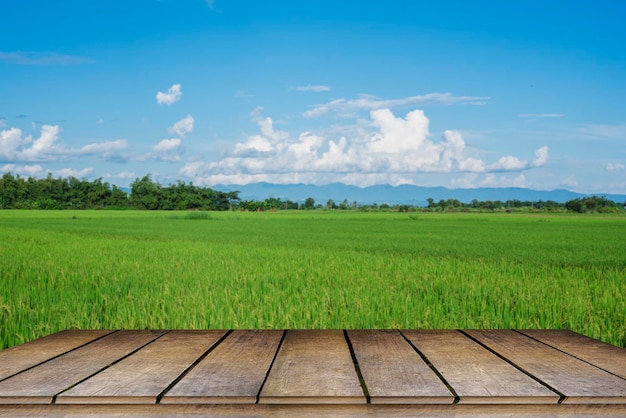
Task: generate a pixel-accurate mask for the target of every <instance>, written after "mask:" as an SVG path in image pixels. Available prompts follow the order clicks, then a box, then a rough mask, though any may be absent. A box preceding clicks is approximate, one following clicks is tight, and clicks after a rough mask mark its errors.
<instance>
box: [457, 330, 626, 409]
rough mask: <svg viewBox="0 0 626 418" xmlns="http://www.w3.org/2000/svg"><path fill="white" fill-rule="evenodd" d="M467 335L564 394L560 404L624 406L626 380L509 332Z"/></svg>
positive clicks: (473, 332) (492, 331)
mask: <svg viewBox="0 0 626 418" xmlns="http://www.w3.org/2000/svg"><path fill="white" fill-rule="evenodd" d="M465 332H466V333H467V334H468V335H470V336H472V337H473V338H475V339H476V340H478V341H480V342H481V343H483V344H485V345H486V346H488V347H489V348H491V349H492V350H494V351H495V352H497V353H499V354H500V355H502V356H504V357H505V358H507V359H508V360H509V361H511V362H512V363H514V364H515V365H517V366H518V367H520V368H521V369H522V370H524V371H526V372H527V373H529V374H531V375H532V376H534V377H535V378H537V379H538V380H540V381H542V382H545V383H546V384H548V385H550V386H552V387H553V388H554V389H556V390H557V391H559V392H560V393H562V394H563V395H565V397H566V398H565V399H564V400H563V402H564V403H626V380H624V379H621V378H619V377H617V376H615V375H612V374H609V373H607V372H605V371H603V370H601V369H599V368H597V367H594V366H592V365H590V364H588V363H585V362H583V361H581V360H578V359H576V358H574V357H572V356H569V355H567V354H565V353H562V352H560V351H558V350H555V349H553V348H551V347H548V346H546V345H545V344H542V343H540V342H538V341H535V340H533V339H531V338H528V337H527V336H525V335H522V334H519V333H517V332H515V331H512V330H468V331H465Z"/></svg>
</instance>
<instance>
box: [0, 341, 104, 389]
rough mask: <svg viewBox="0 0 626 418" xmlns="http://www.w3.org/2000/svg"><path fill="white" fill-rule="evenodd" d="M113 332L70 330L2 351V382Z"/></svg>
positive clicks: (0, 372)
mask: <svg viewBox="0 0 626 418" xmlns="http://www.w3.org/2000/svg"><path fill="white" fill-rule="evenodd" d="M111 332H113V331H76V330H68V331H62V332H58V333H56V334H52V335H48V336H47V337H44V338H40V339H38V340H34V341H31V342H29V343H26V344H23V345H21V346H19V347H13V348H9V349H8V350H4V351H0V380H2V379H6V378H7V377H9V376H11V375H14V374H15V373H18V372H21V371H23V370H26V369H28V368H30V367H33V366H36V365H37V364H39V363H42V362H44V361H48V360H50V359H52V358H54V357H56V356H59V355H61V354H65V353H67V352H68V351H71V350H74V349H75V348H77V347H80V346H81V345H83V344H87V343H89V342H91V341H93V340H95V339H97V338H100V337H103V336H105V335H107V334H110V333H111Z"/></svg>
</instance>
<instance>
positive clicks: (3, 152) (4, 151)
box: [0, 125, 128, 162]
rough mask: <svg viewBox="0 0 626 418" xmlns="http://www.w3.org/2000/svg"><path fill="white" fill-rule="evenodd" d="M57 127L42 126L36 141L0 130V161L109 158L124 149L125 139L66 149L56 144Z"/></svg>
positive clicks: (15, 132) (19, 132)
mask: <svg viewBox="0 0 626 418" xmlns="http://www.w3.org/2000/svg"><path fill="white" fill-rule="evenodd" d="M60 133H61V128H60V127H59V126H58V125H43V126H42V127H41V133H40V135H39V137H38V138H36V139H33V137H32V136H31V135H26V136H24V135H23V133H22V131H21V130H20V129H18V128H10V129H6V130H2V131H0V161H5V162H13V161H30V162H36V161H50V160H55V159H64V158H70V157H75V156H82V155H99V156H101V157H102V158H105V159H109V158H113V157H117V156H118V154H119V152H120V151H121V150H123V149H125V148H127V147H128V143H127V141H126V140H123V139H118V140H115V141H105V142H96V143H91V144H87V145H84V146H82V147H80V148H68V147H66V146H65V145H63V144H61V143H59V142H58V140H59V135H60Z"/></svg>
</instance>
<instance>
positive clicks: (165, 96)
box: [156, 84, 183, 106]
mask: <svg viewBox="0 0 626 418" xmlns="http://www.w3.org/2000/svg"><path fill="white" fill-rule="evenodd" d="M182 95H183V92H182V91H181V90H180V84H174V85H172V87H170V88H169V89H167V93H163V92H161V91H159V92H157V94H156V100H157V103H158V104H166V105H168V106H170V105H172V104H174V103H176V102H177V101H179V100H180V97H181V96H182Z"/></svg>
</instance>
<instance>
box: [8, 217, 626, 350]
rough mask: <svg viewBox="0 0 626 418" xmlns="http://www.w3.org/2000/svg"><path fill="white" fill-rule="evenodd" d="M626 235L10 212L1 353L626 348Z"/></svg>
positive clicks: (586, 226) (619, 222)
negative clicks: (89, 335) (312, 332)
mask: <svg viewBox="0 0 626 418" xmlns="http://www.w3.org/2000/svg"><path fill="white" fill-rule="evenodd" d="M625 221H626V216H624V215H623V214H613V215H607V214H604V215H600V214H584V215H579V214H576V215H574V214H562V213H560V214H550V213H545V214H543V213H542V214H537V213H535V214H519V213H509V214H507V213H454V214H448V213H420V212H417V213H408V214H407V213H398V212H368V213H365V212H358V211H326V210H317V211H278V212H275V213H270V212H262V213H250V212H175V211H170V212H165V211H163V212H150V211H133V210H124V211H105V210H102V211H69V210H68V211H19V210H3V211H0V242H1V243H2V244H0V254H1V257H0V280H1V281H2V288H1V289H0V329H1V330H2V335H1V336H0V349H4V348H8V347H11V346H14V345H17V344H21V343H24V342H27V341H30V340H32V339H35V338H39V337H42V336H44V335H47V334H50V333H53V332H56V331H60V330H63V329H69V328H77V329H118V328H121V329H145V328H152V329H249V328H262V329H284V328H287V329H293V328H301V329H329V328H338V329H361V328H367V329H374V328H376V329H388V328H403V329H407V328H408V329H449V328H464V329H468V328H495V329H502V328H566V329H571V330H572V331H575V332H579V333H582V334H585V335H588V336H590V337H592V338H596V339H599V340H602V341H605V342H608V343H610V344H613V345H617V346H620V347H624V346H626V335H625V334H626V331H625V329H624V320H625V318H624V312H626V302H625V298H624V289H625V288H626V255H625V254H624V251H623V249H624V248H623V243H624V238H623V237H624V235H625V233H626V222H625Z"/></svg>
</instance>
